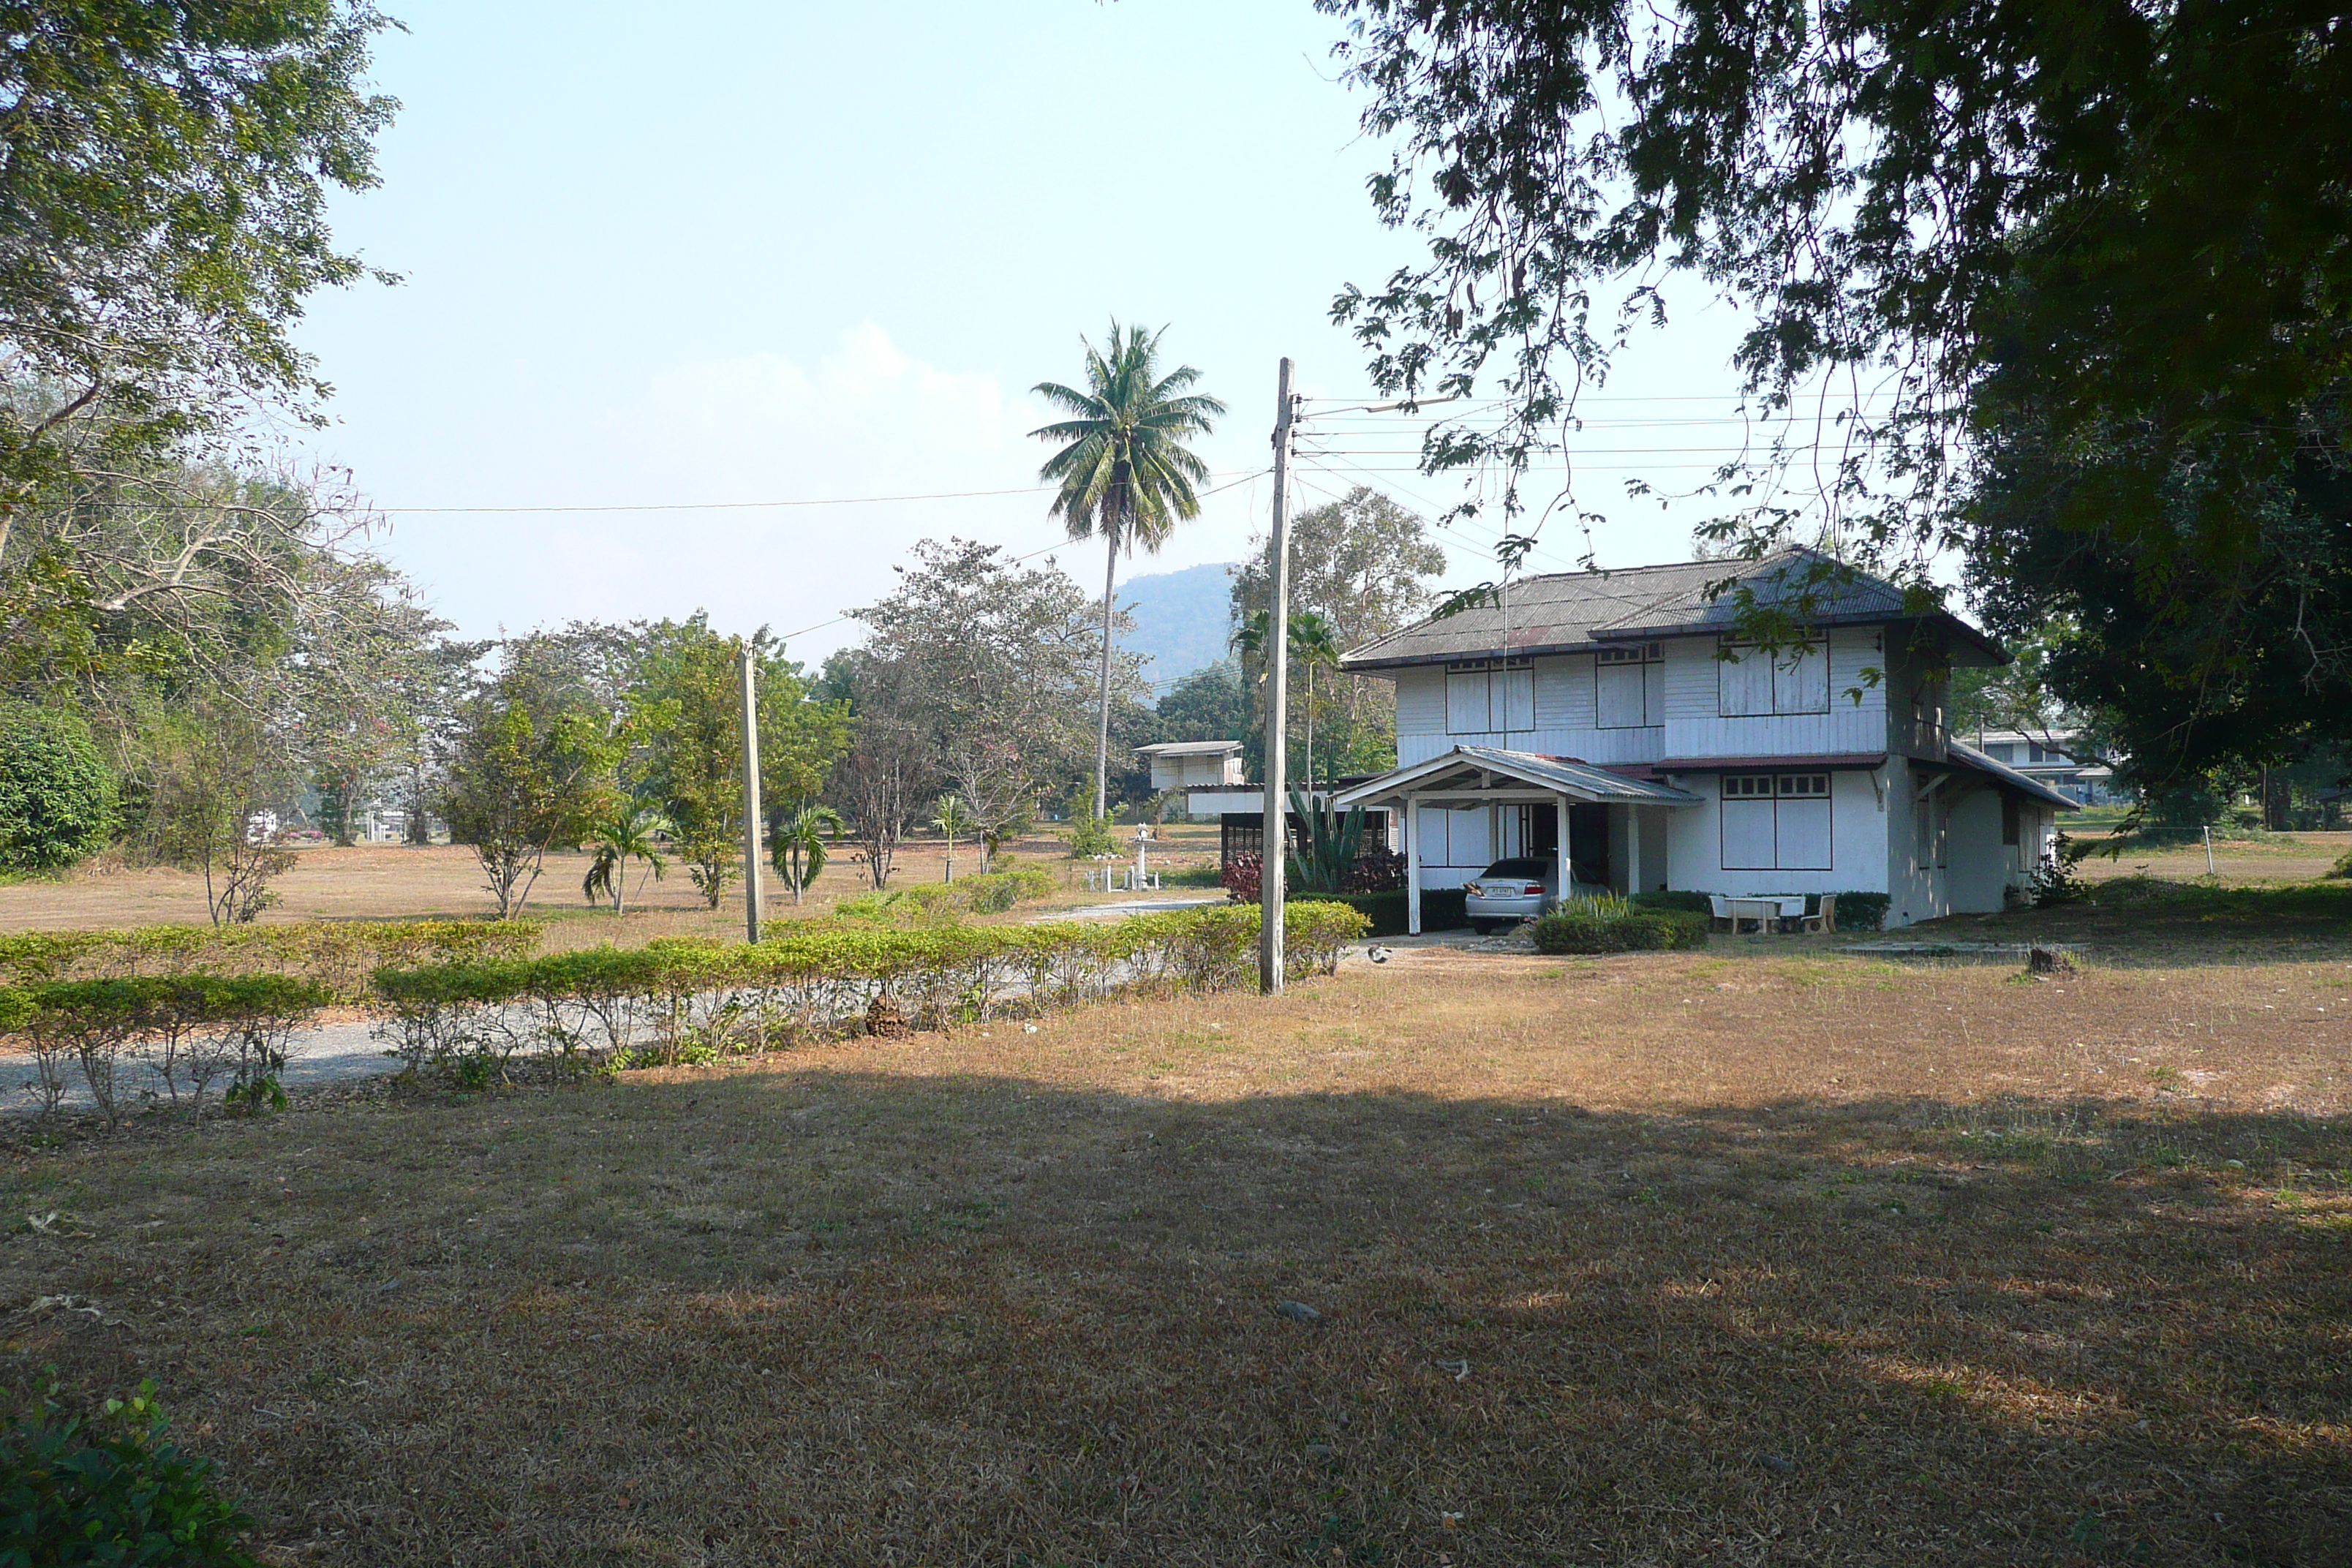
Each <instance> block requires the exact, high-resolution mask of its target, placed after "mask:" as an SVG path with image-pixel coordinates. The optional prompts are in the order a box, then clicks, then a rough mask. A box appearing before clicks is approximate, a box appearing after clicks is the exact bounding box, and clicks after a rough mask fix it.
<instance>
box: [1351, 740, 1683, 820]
mask: <svg viewBox="0 0 2352 1568" xmlns="http://www.w3.org/2000/svg"><path fill="white" fill-rule="evenodd" d="M1456 773H1491V774H1493V775H1495V776H1496V778H1499V779H1509V780H1511V781H1512V782H1514V783H1516V784H1521V785H1524V786H1527V787H1530V788H1534V789H1540V790H1549V791H1550V792H1552V793H1553V794H1556V795H1566V796H1567V797H1568V798H1569V799H1570V800H1582V801H1602V802H1609V803H1612V804H1616V805H1702V804H1704V803H1703V802H1702V801H1701V800H1700V798H1699V797H1698V796H1697V795H1692V794H1689V793H1688V792H1687V791H1684V790H1679V789H1676V788H1675V787H1674V786H1673V785H1672V784H1653V783H1651V782H1650V781H1648V780H1646V779H1635V778H1628V777H1626V776H1625V775H1624V774H1623V773H1612V772H1610V771H1609V770H1608V769H1606V768H1597V767H1594V766H1593V765H1592V764H1591V763H1588V762H1584V761H1581V760H1580V759H1578V758H1576V757H1552V756H1546V755H1544V754H1543V753H1542V752H1507V751H1504V750H1502V749H1501V748H1499V747H1496V746H1456V747H1454V749H1453V750H1452V751H1450V752H1445V753H1444V755H1443V756H1436V757H1432V758H1430V759H1429V761H1427V762H1425V763H1413V764H1412V766H1411V767H1404V768H1397V769H1394V770H1393V771H1391V772H1389V773H1382V774H1381V775H1380V777H1378V778H1375V779H1368V780H1366V781H1365V782H1364V783H1362V784H1357V785H1356V786H1354V787H1353V788H1351V789H1345V790H1341V791H1339V793H1338V794H1337V795H1333V796H1332V797H1331V805H1332V809H1333V810H1335V811H1345V810H1346V809H1347V808H1348V807H1349V806H1351V805H1370V804H1371V803H1373V802H1375V801H1379V800H1385V799H1389V798H1391V797H1393V796H1396V795H1404V794H1407V793H1409V792H1412V791H1415V790H1424V789H1437V788H1441V787H1443V785H1444V781H1445V780H1446V779H1448V778H1450V777H1452V776H1454V774H1456ZM1474 793H1475V791H1474Z"/></svg>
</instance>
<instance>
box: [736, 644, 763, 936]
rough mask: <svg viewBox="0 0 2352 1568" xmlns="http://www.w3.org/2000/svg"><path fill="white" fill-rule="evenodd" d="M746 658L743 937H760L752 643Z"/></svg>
mask: <svg viewBox="0 0 2352 1568" xmlns="http://www.w3.org/2000/svg"><path fill="white" fill-rule="evenodd" d="M740 652H741V656H742V662H743V940H744V941H746V942H757V941H759V940H760V915H761V909H760V704H759V698H758V695H757V693H756V692H755V691H754V690H753V689H752V688H753V684H754V678H753V676H752V670H753V669H754V668H756V666H755V664H754V655H753V654H752V652H751V644H750V643H748V642H747V643H745V644H743V645H742V647H741V649H740Z"/></svg>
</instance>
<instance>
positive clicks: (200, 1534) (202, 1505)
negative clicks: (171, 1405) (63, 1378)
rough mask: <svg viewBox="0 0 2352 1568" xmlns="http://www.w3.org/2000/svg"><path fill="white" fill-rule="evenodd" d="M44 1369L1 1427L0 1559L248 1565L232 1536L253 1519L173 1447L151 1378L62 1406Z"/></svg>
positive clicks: (15, 1562) (135, 1565) (110, 1567)
mask: <svg viewBox="0 0 2352 1568" xmlns="http://www.w3.org/2000/svg"><path fill="white" fill-rule="evenodd" d="M59 1387H60V1385H59V1384H58V1381H57V1379H56V1377H55V1375H54V1373H52V1375H51V1376H50V1378H49V1380H48V1384H47V1388H46V1389H44V1390H43V1391H42V1393H41V1396H40V1399H39V1401H38V1403H37V1404H36V1405H34V1406H33V1407H32V1408H31V1409H30V1410H29V1411H27V1412H26V1413H25V1414H24V1415H19V1416H17V1417H16V1420H14V1421H13V1422H11V1423H10V1424H9V1425H8V1426H6V1428H5V1430H0V1565H7V1568H19V1565H21V1568H36V1565H37V1564H48V1563H57V1564H64V1563H93V1564H100V1563H102V1564H106V1565H107V1568H256V1565H255V1563H254V1560H253V1559H252V1558H251V1557H249V1556H247V1554H246V1553H245V1552H242V1551H240V1550H239V1549H238V1546H237V1541H238V1537H239V1536H240V1535H241V1534H242V1533H243V1532H244V1531H246V1530H247V1529H249V1528H251V1526H252V1524H253V1521H252V1520H251V1519H250V1518H249V1517H248V1516H247V1515H246V1514H245V1513H244V1512H243V1511H242V1510H239V1509H237V1508H236V1506H235V1505H234V1504H231V1503H229V1502H227V1501H225V1500H223V1499H221V1498H220V1497H219V1496H218V1495H217V1494H216V1493H215V1491H214V1489H213V1485H212V1468H213V1467H212V1461H210V1460H209V1459H202V1458H191V1457H189V1456H188V1455H186V1454H184V1453H182V1452H181V1450H180V1448H179V1446H178V1445H177V1444H175V1443H173V1441H172V1440H171V1437H170V1436H169V1432H170V1427H171V1421H170V1418H169V1417H168V1416H166V1415H164V1413H163V1407H162V1406H161V1405H157V1404H156V1403H155V1385H154V1384H152V1382H150V1383H142V1384H140V1385H139V1392H138V1393H136V1394H132V1395H131V1397H130V1398H128V1399H110V1400H108V1401H107V1402H106V1403H105V1405H103V1406H102V1407H101V1408H100V1414H99V1415H97V1416H95V1417H86V1416H82V1415H74V1414H72V1413H70V1412H69V1411H68V1409H67V1408H66V1406H65V1405H63V1404H62V1403H61V1402H60V1401H59V1400H58V1392H59Z"/></svg>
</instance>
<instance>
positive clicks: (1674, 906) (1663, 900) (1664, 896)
mask: <svg viewBox="0 0 2352 1568" xmlns="http://www.w3.org/2000/svg"><path fill="white" fill-rule="evenodd" d="M1626 902H1628V903H1630V904H1632V905H1633V907H1634V908H1635V909H1642V910H1682V911H1683V912H1684V913H1685V914H1693V915H1706V916H1708V917H1709V918H1710V919H1711V918H1713V916H1714V914H1715V902H1714V900H1712V899H1710V898H1709V897H1708V896H1707V895H1706V894H1705V893H1684V892H1670V891H1668V890H1666V889H1659V890H1657V891H1656V892H1651V893H1636V894H1634V895H1633V897H1632V898H1631V899H1629V900H1626Z"/></svg>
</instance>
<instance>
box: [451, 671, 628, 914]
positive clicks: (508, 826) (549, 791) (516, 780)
mask: <svg viewBox="0 0 2352 1568" xmlns="http://www.w3.org/2000/svg"><path fill="white" fill-rule="evenodd" d="M532 695H533V693H530V692H529V691H527V690H521V689H513V683H510V682H500V683H499V684H498V685H496V686H493V687H491V688H490V689H488V690H486V691H484V692H482V693H481V694H480V695H479V696H477V697H476V698H474V700H472V701H471V702H469V703H468V704H467V711H466V720H465V727H464V729H463V730H462V731H460V733H459V735H458V738H457V755H456V756H455V757H454V758H453V759H452V760H451V763H450V765H449V783H448V787H447V789H446V792H445V793H444V794H443V795H442V797H441V815H442V816H443V817H444V818H445V819H446V821H447V822H448V824H449V837H450V838H451V839H452V840H453V841H454V842H457V843H459V844H465V845H468V846H470V847H472V848H473V851H474V855H475V857H476V858H478V859H479V860H480V861H481V864H482V875H483V878H484V886H485V887H486V888H487V889H488V891H489V894H490V896H491V897H492V898H493V899H495V900H498V906H499V919H500V920H511V919H513V918H514V917H515V916H516V915H518V914H520V913H521V912H522V909H523V906H524V905H525V904H526V903H528V902H529V901H530V890H531V887H532V885H533V884H534V883H536V882H537V881H538V880H539V872H540V867H541V863H542V861H543V859H544V858H545V856H546V854H547V851H548V850H550V849H551V848H557V847H569V846H572V845H576V844H578V843H580V842H581V841H582V840H583V839H584V838H586V837H588V836H589V835H590V833H591V832H592V831H593V828H594V826H595V825H596V823H597V821H598V819H599V818H600V817H602V816H605V815H606V814H607V813H608V812H609V811H610V810H611V809H612V805H613V796H614V788H613V764H614V761H615V760H616V759H617V758H618V756H619V754H620V749H621V748H620V743H619V742H618V741H617V740H616V739H615V738H614V736H613V734H612V731H611V729H610V726H609V725H608V724H607V722H606V721H605V720H604V717H603V716H602V715H600V714H598V713H596V712H594V711H593V710H589V709H587V708H585V707H581V706H572V705H566V706H561V707H558V706H554V705H552V704H542V703H539V702H534V701H533V700H531V697H532ZM535 710H536V711H535Z"/></svg>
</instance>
